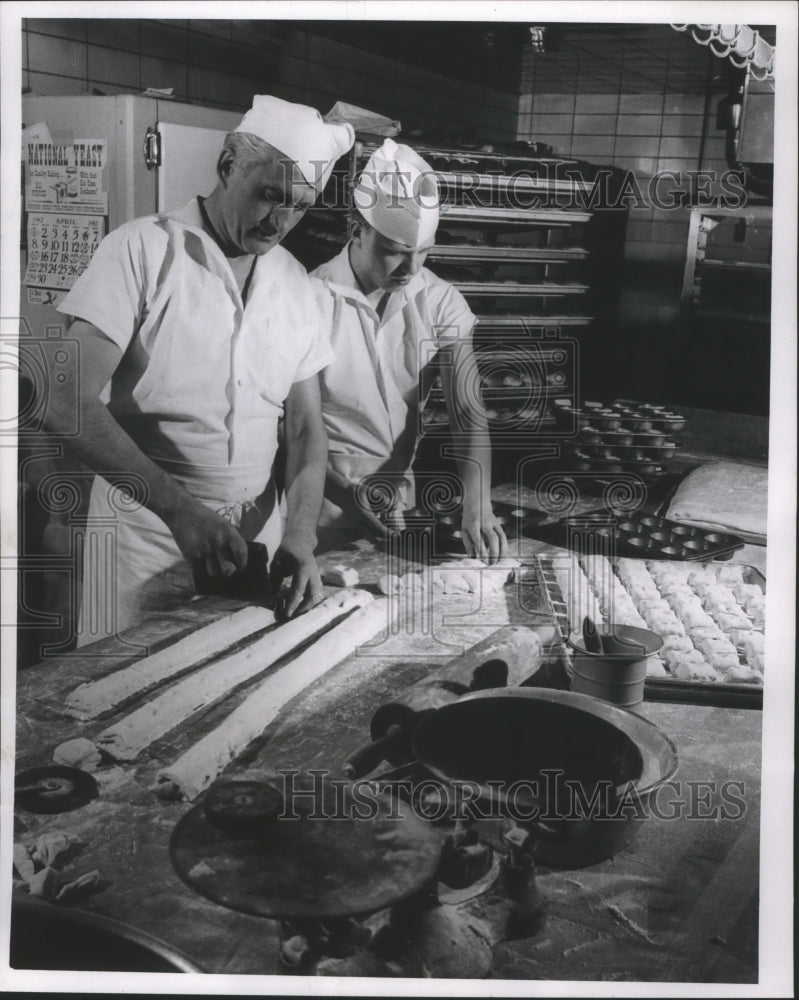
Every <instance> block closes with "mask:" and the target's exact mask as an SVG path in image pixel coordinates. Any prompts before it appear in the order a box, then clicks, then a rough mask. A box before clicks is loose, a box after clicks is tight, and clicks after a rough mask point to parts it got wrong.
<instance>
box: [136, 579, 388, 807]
mask: <svg viewBox="0 0 799 1000" xmlns="http://www.w3.org/2000/svg"><path fill="white" fill-rule="evenodd" d="M396 607H397V602H396V601H389V600H387V599H385V598H382V597H378V598H376V599H375V600H374V601H373V602H372V603H371V604H367V605H366V607H363V608H360V609H359V610H358V611H355V612H354V613H353V614H352V615H350V617H349V618H347V619H346V620H345V621H343V622H342V623H341V624H340V625H336V626H335V627H334V628H332V629H331V630H330V631H329V632H327V633H326V634H325V635H324V636H323V637H322V638H321V639H319V640H317V641H316V642H315V643H314V644H313V645H312V646H310V647H309V648H308V649H306V650H305V651H304V652H303V653H301V654H300V656H298V657H297V658H296V659H295V660H292V661H291V663H290V664H289V665H288V667H287V669H286V670H280V671H275V672H273V673H271V674H270V675H269V676H268V677H267V678H266V679H265V680H264V681H263V682H262V683H261V685H260V686H259V687H258V688H257V689H256V690H255V691H253V692H252V693H251V694H250V695H249V697H248V698H247V699H246V701H243V702H242V703H241V705H239V707H238V708H236V709H235V710H234V711H233V712H231V713H230V715H229V716H228V717H227V718H226V719H225V720H224V722H222V723H221V724H220V725H219V726H217V728H216V729H213V730H212V731H211V732H210V733H208V734H207V735H206V736H204V737H203V738H202V739H201V740H200V741H199V742H198V743H195V744H194V746H193V747H190V748H189V749H188V750H187V751H186V752H185V753H184V754H182V755H181V756H180V757H178V759H177V760H176V761H175V762H174V764H172V765H171V766H170V767H168V768H164V769H162V770H161V771H159V772H158V774H157V776H156V784H155V786H154V789H153V790H154V791H155V793H156V794H157V795H159V796H160V797H161V798H164V799H186V800H188V801H191V800H192V799H195V798H196V797H197V796H198V795H199V794H200V792H202V791H203V790H204V789H206V788H207V787H208V786H209V785H210V784H211V783H212V782H213V781H214V780H215V779H216V777H217V775H218V774H220V773H221V772H222V771H223V770H224V769H225V767H227V765H228V764H229V763H230V762H231V761H232V760H234V759H235V758H236V757H237V756H238V755H239V754H240V753H241V752H242V751H243V750H244V749H245V747H246V746H247V745H248V744H249V743H250V742H251V741H252V740H254V739H255V738H256V737H257V736H260V735H261V733H262V732H263V731H264V730H265V729H266V727H267V726H268V725H269V723H270V722H272V720H273V719H274V718H275V717H276V716H277V714H278V713H279V712H280V710H281V708H282V707H283V706H284V705H285V704H286V703H287V702H288V701H290V700H291V699H292V698H294V697H295V696H296V695H298V694H299V693H300V692H301V691H302V690H304V689H305V688H306V687H308V685H309V684H311V683H313V681H315V680H317V679H318V678H319V677H321V676H322V675H323V674H325V673H327V671H328V670H330V669H332V668H333V667H334V666H335V665H336V664H337V663H340V662H341V661H342V660H344V659H346V657H348V656H349V655H350V654H351V653H353V652H355V650H356V649H357V648H358V646H360V645H362V644H363V643H365V642H367V641H368V640H369V639H371V638H372V637H373V636H374V635H376V634H377V633H378V632H379V631H380V630H381V629H383V628H388V627H389V626H390V623H391V619H392V617H393V616H394V615H395V614H396Z"/></svg>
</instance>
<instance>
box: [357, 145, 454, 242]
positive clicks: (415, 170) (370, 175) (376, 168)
mask: <svg viewBox="0 0 799 1000" xmlns="http://www.w3.org/2000/svg"><path fill="white" fill-rule="evenodd" d="M353 201H354V202H355V207H356V208H357V209H358V211H359V212H360V213H361V215H362V216H363V217H364V219H366V221H367V222H368V223H369V225H371V226H373V227H374V228H375V229H376V230H377V231H378V232H379V233H381V234H382V235H383V236H385V237H387V238H388V239H390V240H394V241H395V242H396V243H403V244H405V246H408V247H413V248H416V247H420V246H424V244H425V243H428V242H429V241H430V240H431V239H432V238H433V237H434V236H435V233H436V229H437V228H438V205H439V191H438V181H437V179H436V176H435V174H434V173H433V171H432V169H431V167H430V166H429V164H427V163H425V161H424V160H423V159H422V158H421V156H419V154H418V153H416V152H415V151H414V150H413V149H411V147H410V146H403V145H400V144H398V143H396V142H394V140H393V139H386V140H385V142H384V143H383V145H382V146H381V147H380V149H376V150H375V151H374V153H373V154H372V155H371V156H370V158H369V162H368V163H367V164H366V166H365V167H364V169H363V173H362V174H361V176H360V177H359V178H358V180H357V182H356V184H355V188H354V190H353Z"/></svg>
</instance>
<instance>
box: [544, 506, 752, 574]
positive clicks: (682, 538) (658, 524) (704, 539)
mask: <svg viewBox="0 0 799 1000" xmlns="http://www.w3.org/2000/svg"><path fill="white" fill-rule="evenodd" d="M570 529H571V531H570ZM526 530H527V532H528V534H529V535H530V536H531V537H533V538H537V539H538V540H539V541H544V542H548V543H549V544H550V545H557V546H559V547H560V548H567V547H568V544H569V539H570V538H572V540H575V541H576V540H577V539H580V544H584V543H585V536H586V535H587V534H593V535H596V536H598V537H600V538H603V539H607V540H608V541H607V544H608V547H611V546H612V553H613V555H616V556H626V557H628V558H633V559H636V558H637V559H679V560H681V561H695V560H702V561H705V560H711V559H729V557H730V556H731V555H732V554H733V552H735V551H736V550H737V549H741V548H743V546H744V540H743V539H742V538H740V537H739V536H738V535H728V534H722V533H721V532H718V531H705V530H704V529H702V528H696V527H693V526H691V525H686V524H679V523H678V522H677V521H669V520H667V519H666V518H665V517H658V516H656V515H655V514H647V513H644V512H642V511H636V512H634V513H624V514H614V513H613V512H612V511H609V510H605V509H603V510H595V511H589V512H587V513H585V514H580V515H579V516H572V517H565V518H562V519H561V520H559V521H553V522H549V523H543V524H532V523H528V524H527V525H526Z"/></svg>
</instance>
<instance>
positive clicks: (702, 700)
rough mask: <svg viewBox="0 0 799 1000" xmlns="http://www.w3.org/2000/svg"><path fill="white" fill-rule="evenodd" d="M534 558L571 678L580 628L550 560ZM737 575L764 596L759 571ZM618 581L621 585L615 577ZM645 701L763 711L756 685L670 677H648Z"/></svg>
mask: <svg viewBox="0 0 799 1000" xmlns="http://www.w3.org/2000/svg"><path fill="white" fill-rule="evenodd" d="M534 558H535V560H536V561H537V562H538V563H539V566H540V569H539V575H540V579H541V583H542V598H543V600H544V604H545V607H546V608H547V610H548V611H549V613H550V614H551V615H552V619H553V620H554V622H555V623H556V626H557V629H558V633H559V636H560V640H561V645H562V651H563V657H564V664H565V667H566V673H567V675H568V676H571V650H570V647H569V646H568V636H569V634H570V633H571V632H572V631H573V630H574V629H575V628H579V627H580V625H581V622H579V623H576V622H571V621H570V620H569V614H568V605H567V603H566V602H565V601H564V599H563V595H562V594H561V591H560V587H559V585H558V583H557V579H556V576H555V571H554V562H553V558H552V557H549V556H546V555H538V556H535V557H534ZM610 562H611V565H612V566H613V567H614V573H616V574H617V566H618V560H616V559H611V560H610ZM707 568H709V569H710V568H712V569H715V570H716V572H717V573H719V574H721V573H722V572H724V571H725V569H727V567H725V566H724V564H710V566H709V567H707ZM731 569H733V567H729V569H728V571H729V570H731ZM740 572H741V577H742V582H743V583H745V584H749V585H756V586H758V587H759V588H760V589H761V590H762V591H763V592H764V593H765V589H766V580H765V577H764V576H763V574H762V573H760V571H759V570H757V569H756V568H755V567H753V566H746V565H740ZM617 580H618V582H619V583H621V581H620V579H619V578H618V575H617ZM622 586H623V585H622ZM625 590H626V588H625ZM634 603H635V602H634ZM653 631H654V630H653ZM722 631H724V630H722ZM756 631H759V632H760V633H761V634H763V629H762V627H761V628H753V629H752V632H756ZM739 661H740V662H741V663H742V664H746V662H747V661H746V656H745V654H744V653H743V652H740V651H739ZM645 698H646V700H647V701H668V702H678V703H679V702H685V703H691V704H703V705H710V706H714V707H725V708H726V707H729V708H748V709H762V707H763V687H762V685H758V684H746V683H737V682H730V681H724V680H716V681H702V680H683V679H680V678H678V677H673V676H669V677H663V678H660V677H657V678H655V677H647V679H646V685H645Z"/></svg>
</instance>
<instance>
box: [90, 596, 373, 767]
mask: <svg viewBox="0 0 799 1000" xmlns="http://www.w3.org/2000/svg"><path fill="white" fill-rule="evenodd" d="M373 600H374V597H373V596H372V594H370V593H369V592H368V591H365V590H342V591H341V592H340V593H338V594H335V595H334V596H333V597H328V598H327V599H326V600H324V601H322V603H321V604H318V605H317V606H316V607H315V608H312V609H311V610H310V611H308V612H306V613H305V614H304V615H301V616H300V617H299V618H293V619H291V620H290V621H288V622H285V623H284V624H283V625H281V626H280V628H278V629H275V630H274V631H272V632H269V633H267V634H266V635H265V636H262V637H261V638H260V639H256V640H255V642H253V643H251V644H250V645H249V646H245V647H244V648H243V649H239V650H237V651H236V652H234V653H231V654H230V655H228V656H224V657H222V659H219V660H215V661H214V662H213V663H210V664H208V666H206V667H202V668H201V669H200V670H197V671H194V672H192V673H191V674H189V675H188V676H187V677H184V678H183V680H181V681H178V682H177V683H176V684H174V685H173V686H172V687H170V688H168V689H167V690H166V691H164V692H163V693H162V694H160V695H157V696H156V697H155V698H153V699H152V700H151V701H148V702H147V703H146V704H144V705H142V706H141V707H140V708H137V709H136V711H135V712H132V713H131V714H130V715H128V716H125V718H123V719H120V720H119V721H118V722H115V723H114V724H113V725H111V726H109V727H108V728H107V729H105V730H103V732H102V733H100V734H99V736H97V737H96V739H95V744H96V746H97V748H98V749H99V750H102V751H104V752H105V753H107V754H108V755H109V756H110V757H113V758H114V760H133V759H134V758H136V757H138V755H139V754H140V753H141V751H142V750H144V748H145V747H147V746H149V745H150V744H151V743H154V742H155V741H156V740H157V739H159V738H160V737H161V736H163V735H164V734H165V733H168V732H169V731H170V730H171V729H174V728H175V727H176V726H179V725H180V724H181V723H182V722H185V720H186V719H189V718H191V716H192V715H194V714H195V713H196V712H199V711H201V710H202V709H205V708H209V707H210V706H211V705H213V704H215V703H216V702H217V701H220V700H221V699H222V698H224V697H225V696H226V695H228V694H231V693H232V692H233V691H234V690H235V689H236V688H238V687H240V686H241V685H242V684H245V683H246V682H247V681H250V680H252V679H253V678H254V677H257V676H258V674H260V673H263V671H264V670H266V669H267V667H270V666H271V665H272V664H273V663H275V662H276V661H277V660H279V659H281V658H282V657H284V656H286V655H287V654H288V653H290V652H291V651H292V650H293V649H295V648H296V647H297V646H299V645H300V644H301V643H303V642H306V641H307V640H308V639H310V638H312V637H313V636H314V635H315V634H316V633H317V632H319V630H320V629H322V628H324V627H325V626H326V625H329V624H330V623H331V622H332V621H334V620H335V619H336V618H339V617H340V616H341V615H344V614H347V613H348V612H350V611H352V610H353V609H355V608H360V607H363V606H364V605H365V604H369V603H371V602H372V601H373Z"/></svg>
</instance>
